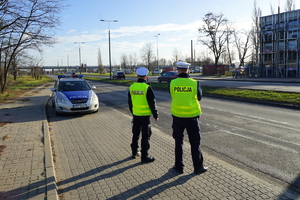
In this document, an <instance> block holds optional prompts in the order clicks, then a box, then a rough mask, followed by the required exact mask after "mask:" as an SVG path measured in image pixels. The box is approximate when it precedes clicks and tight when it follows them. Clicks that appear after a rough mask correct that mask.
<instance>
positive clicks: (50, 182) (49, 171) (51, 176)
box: [43, 98, 59, 200]
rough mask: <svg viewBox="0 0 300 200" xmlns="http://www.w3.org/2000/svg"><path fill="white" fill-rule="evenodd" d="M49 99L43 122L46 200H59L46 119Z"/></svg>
mask: <svg viewBox="0 0 300 200" xmlns="http://www.w3.org/2000/svg"><path fill="white" fill-rule="evenodd" d="M48 101H49V98H48V99H47V101H46V102H45V104H44V106H43V107H44V109H43V110H44V116H45V119H44V120H43V134H44V146H45V171H46V199H47V200H58V199H59V198H58V193H57V185H56V175H55V169H54V163H53V155H52V147H51V139H50V133H49V127H48V122H47V117H46V105H47V103H48Z"/></svg>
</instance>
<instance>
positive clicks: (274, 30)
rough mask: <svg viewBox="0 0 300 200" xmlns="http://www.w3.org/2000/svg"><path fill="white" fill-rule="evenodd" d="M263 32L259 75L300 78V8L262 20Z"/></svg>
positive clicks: (261, 33)
mask: <svg viewBox="0 0 300 200" xmlns="http://www.w3.org/2000/svg"><path fill="white" fill-rule="evenodd" d="M278 22H279V23H278ZM260 31H261V32H260V36H261V38H260V39H261V40H260V67H259V69H258V76H260V77H278V78H279V77H300V9H299V10H294V11H289V12H284V13H280V11H279V8H278V14H274V15H268V16H264V17H260Z"/></svg>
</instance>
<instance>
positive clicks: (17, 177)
mask: <svg viewBox="0 0 300 200" xmlns="http://www.w3.org/2000/svg"><path fill="white" fill-rule="evenodd" d="M49 95H50V88H49V87H48V86H47V85H45V86H42V87H38V88H36V89H35V90H31V91H30V92H28V93H26V94H25V95H24V96H23V97H21V98H19V99H16V100H14V101H10V102H8V103H4V104H0V147H1V149H0V154H1V155H0V177H1V178H0V199H1V200H6V199H9V200H24V199H36V200H41V199H45V198H46V196H47V190H48V191H50V188H49V187H48V186H49V185H48V183H49V179H52V181H53V178H54V177H46V176H47V170H46V169H45V145H44V139H45V138H44V132H45V131H44V128H45V127H44V125H45V122H46V124H47V118H46V112H45V104H46V102H47V100H48V99H49ZM46 133H47V132H46ZM52 189H55V188H52Z"/></svg>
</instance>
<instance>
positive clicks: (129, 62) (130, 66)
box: [128, 54, 133, 71]
mask: <svg viewBox="0 0 300 200" xmlns="http://www.w3.org/2000/svg"><path fill="white" fill-rule="evenodd" d="M128 65H129V69H130V70H131V71H133V69H132V67H133V56H132V54H129V56H128Z"/></svg>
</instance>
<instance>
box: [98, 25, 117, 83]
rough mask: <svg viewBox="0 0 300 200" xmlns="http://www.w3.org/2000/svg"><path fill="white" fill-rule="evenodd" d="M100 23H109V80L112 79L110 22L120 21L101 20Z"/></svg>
mask: <svg viewBox="0 0 300 200" xmlns="http://www.w3.org/2000/svg"><path fill="white" fill-rule="evenodd" d="M100 21H101V22H108V53H109V79H111V48H110V22H118V20H104V19H100Z"/></svg>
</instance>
